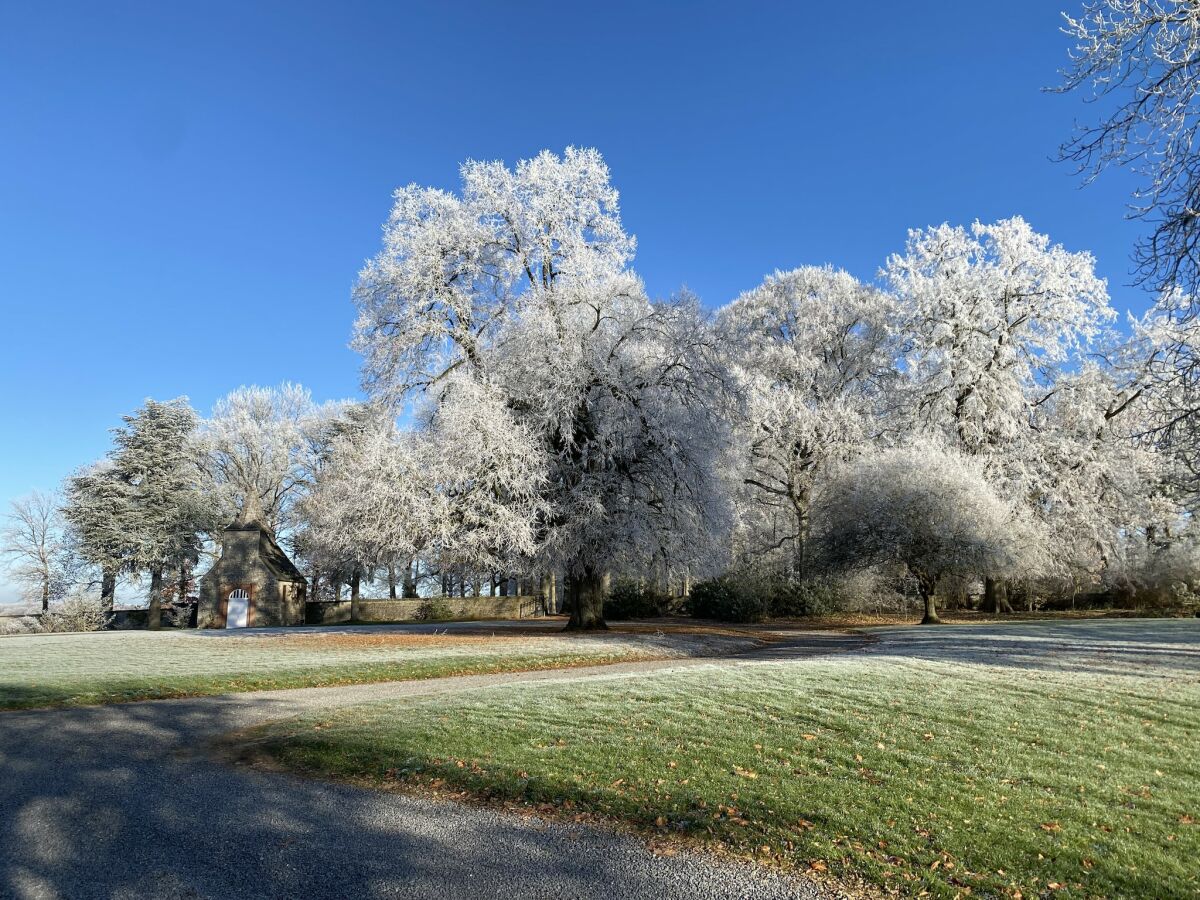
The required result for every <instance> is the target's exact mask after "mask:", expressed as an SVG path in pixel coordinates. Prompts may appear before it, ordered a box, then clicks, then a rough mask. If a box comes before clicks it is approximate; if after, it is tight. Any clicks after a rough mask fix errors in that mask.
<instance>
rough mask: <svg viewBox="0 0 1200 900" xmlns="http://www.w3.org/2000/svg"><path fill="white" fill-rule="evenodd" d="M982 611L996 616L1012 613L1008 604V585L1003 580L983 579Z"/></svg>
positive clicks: (1010, 605)
mask: <svg viewBox="0 0 1200 900" xmlns="http://www.w3.org/2000/svg"><path fill="white" fill-rule="evenodd" d="M983 611H984V612H987V613H993V614H997V615H998V614H1000V613H1010V612H1012V611H1013V608H1012V604H1011V603H1009V602H1008V583H1007V582H1006V581H1005V580H1004V579H1003V578H985V579H983Z"/></svg>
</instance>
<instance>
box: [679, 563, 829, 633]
mask: <svg viewBox="0 0 1200 900" xmlns="http://www.w3.org/2000/svg"><path fill="white" fill-rule="evenodd" d="M843 594H844V592H843V590H842V586H841V583H840V582H839V581H836V580H835V579H832V578H809V579H805V580H804V581H792V580H790V579H788V578H785V577H783V576H780V575H763V574H759V573H755V572H744V573H731V574H728V575H723V576H721V577H720V578H714V579H712V580H710V581H702V582H700V583H699V584H697V585H696V586H695V587H693V588H692V595H691V598H690V600H689V604H688V605H689V609H690V611H691V614H692V615H693V616H696V617H697V618H701V619H716V620H718V621H721V622H761V621H762V620H763V619H766V618H797V617H805V616H821V615H826V614H828V613H832V612H837V611H838V610H840V609H842V607H843V606H844V605H845V597H844V595H843Z"/></svg>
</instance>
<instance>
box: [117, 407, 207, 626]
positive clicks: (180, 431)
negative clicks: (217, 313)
mask: <svg viewBox="0 0 1200 900" xmlns="http://www.w3.org/2000/svg"><path fill="white" fill-rule="evenodd" d="M122 418H123V420H124V423H125V424H124V425H123V426H122V427H120V428H116V429H114V431H113V448H112V450H111V451H110V453H109V454H108V459H109V461H110V464H111V468H110V469H109V470H108V473H109V477H108V480H107V482H106V483H107V484H109V485H111V486H113V487H115V488H116V490H115V491H114V492H113V493H112V495H111V496H110V497H108V498H107V502H108V503H109V504H110V505H111V509H112V511H113V513H114V524H115V525H116V526H117V533H116V534H115V535H114V539H115V541H116V542H117V543H118V544H119V545H121V549H122V550H123V559H124V561H125V563H126V565H127V566H128V568H129V569H131V570H132V571H137V572H145V573H147V574H149V576H150V597H149V610H150V611H149V626H150V627H151V628H158V627H159V626H160V624H161V617H162V609H161V605H162V595H163V576H164V573H165V572H166V571H167V570H168V569H172V568H177V567H179V566H182V565H186V564H190V563H192V562H194V561H195V559H196V558H197V556H198V554H199V550H200V536H201V533H202V532H205V531H209V530H211V529H212V528H214V527H215V518H214V517H215V514H216V507H215V505H214V503H213V498H212V497H211V496H210V495H209V494H207V493H206V492H205V491H204V490H203V489H202V488H201V480H200V472H199V470H198V469H197V465H196V460H197V451H196V446H195V440H196V428H197V417H196V414H195V412H194V411H193V410H192V408H191V407H190V406H189V405H188V403H187V401H186V400H185V399H183V398H179V399H176V400H168V401H166V402H159V401H156V400H147V401H146V402H145V403H144V404H143V405H142V406H141V408H140V409H138V410H137V411H136V412H134V413H133V414H131V415H127V416H123V417H122Z"/></svg>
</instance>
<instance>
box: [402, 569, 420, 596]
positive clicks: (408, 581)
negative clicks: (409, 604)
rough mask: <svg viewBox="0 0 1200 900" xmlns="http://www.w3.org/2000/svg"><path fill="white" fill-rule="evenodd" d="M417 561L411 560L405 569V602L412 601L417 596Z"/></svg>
mask: <svg viewBox="0 0 1200 900" xmlns="http://www.w3.org/2000/svg"><path fill="white" fill-rule="evenodd" d="M419 565H420V563H418V562H417V561H416V560H415V559H410V560H409V561H408V564H407V565H406V566H405V567H404V592H403V597H404V599H405V600H412V599H414V598H415V597H416V596H417V573H416V568H417V566H419Z"/></svg>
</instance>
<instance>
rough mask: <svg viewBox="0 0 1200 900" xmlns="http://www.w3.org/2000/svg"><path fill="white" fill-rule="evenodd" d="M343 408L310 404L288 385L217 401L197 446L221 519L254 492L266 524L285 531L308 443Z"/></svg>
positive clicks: (305, 394)
mask: <svg viewBox="0 0 1200 900" xmlns="http://www.w3.org/2000/svg"><path fill="white" fill-rule="evenodd" d="M344 408H345V404H344V403H329V404H324V405H319V404H317V403H314V402H313V399H312V395H311V394H310V393H309V391H308V390H306V389H305V388H303V387H301V386H300V385H298V384H291V383H284V384H282V385H280V386H279V387H258V386H250V387H240V388H238V389H237V390H235V391H232V392H231V393H230V394H229V395H228V396H226V397H224V398H222V399H221V400H219V401H217V403H216V405H215V406H214V407H213V411H212V415H211V416H210V417H209V418H208V419H207V420H206V421H205V422H204V423H203V424H202V429H201V435H200V436H201V441H200V443H199V445H198V446H199V447H200V450H201V454H202V455H201V458H202V464H203V466H204V468H205V470H206V471H207V472H208V473H209V476H210V478H211V479H212V481H213V483H214V484H215V486H216V488H217V490H218V493H219V496H220V500H221V502H222V503H223V505H224V507H225V511H226V513H227V515H232V511H233V510H235V509H237V508H238V504H239V503H240V502H241V500H242V498H243V497H245V496H247V495H248V494H250V493H254V494H256V495H257V496H258V499H259V502H260V504H261V505H262V509H263V512H264V515H265V516H266V520H267V524H268V525H270V526H271V527H272V528H273V529H275V530H276V531H282V530H285V529H286V527H287V526H289V525H290V521H289V518H288V513H289V510H290V508H291V505H292V504H293V503H294V502H295V501H296V500H297V499H298V497H299V496H300V494H301V493H302V492H303V489H304V486H305V484H306V481H307V478H308V475H309V470H310V469H311V467H312V460H311V458H312V455H313V453H314V452H315V451H314V444H316V443H318V442H319V440H320V437H321V435H322V433H323V430H324V429H325V428H326V426H327V425H328V423H329V422H330V421H331V420H332V419H334V418H336V417H337V416H338V415H340V414H341V413H342V412H343V411H344Z"/></svg>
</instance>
